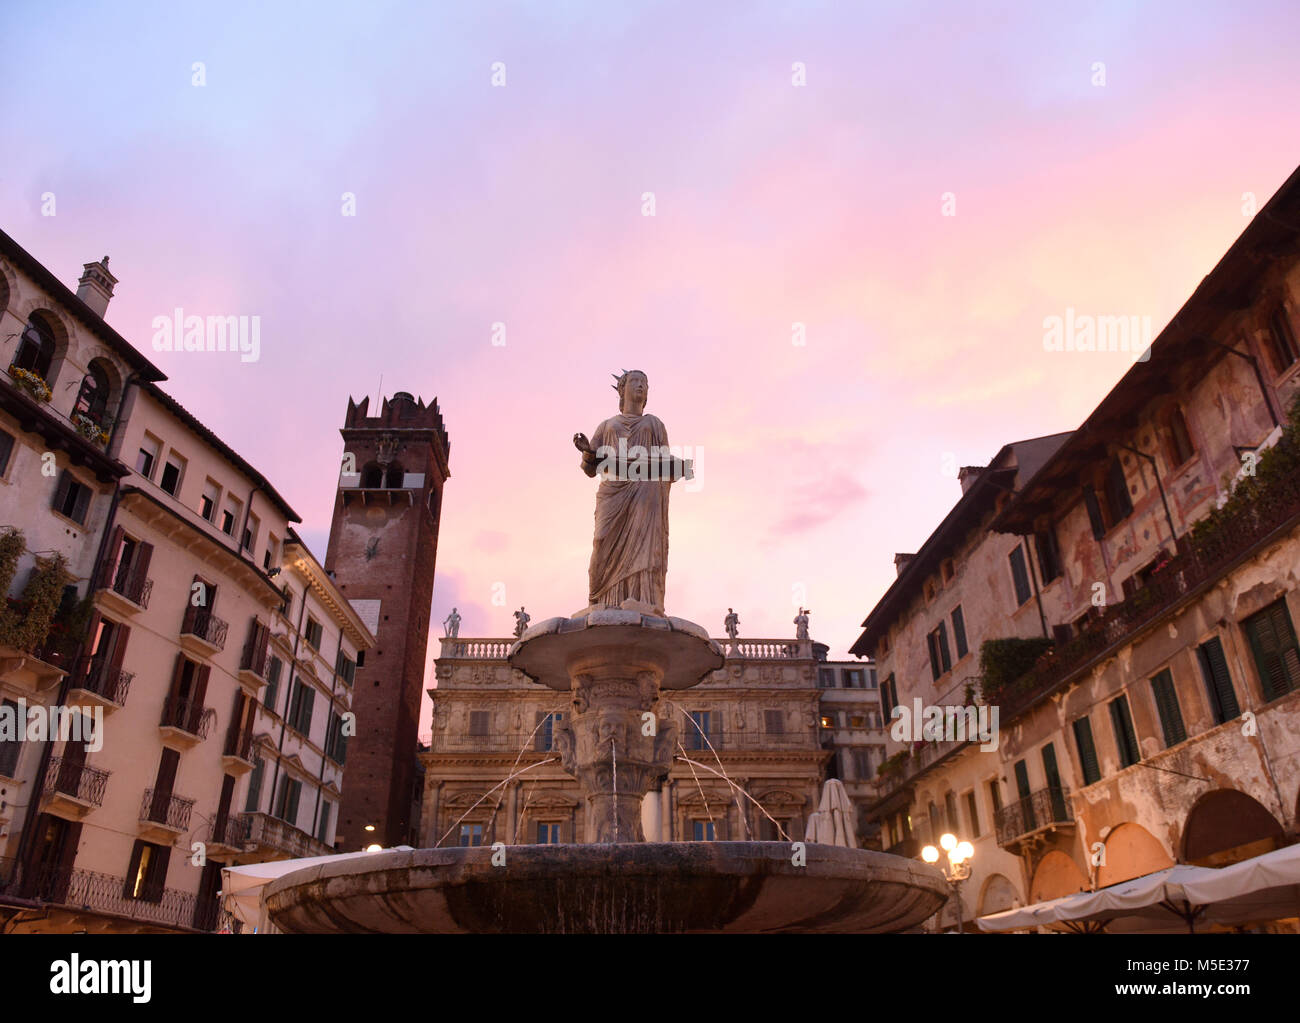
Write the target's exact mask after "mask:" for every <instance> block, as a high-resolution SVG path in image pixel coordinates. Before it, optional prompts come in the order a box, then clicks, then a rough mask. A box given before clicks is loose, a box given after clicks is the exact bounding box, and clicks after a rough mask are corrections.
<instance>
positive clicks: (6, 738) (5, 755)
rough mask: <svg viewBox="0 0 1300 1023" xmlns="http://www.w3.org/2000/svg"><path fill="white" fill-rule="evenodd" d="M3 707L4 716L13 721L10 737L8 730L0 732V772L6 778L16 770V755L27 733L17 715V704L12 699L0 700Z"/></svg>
mask: <svg viewBox="0 0 1300 1023" xmlns="http://www.w3.org/2000/svg"><path fill="white" fill-rule="evenodd" d="M0 706H3V707H4V709H5V717H7V718H9V719H10V720H12V721H13V722H14V729H13V734H12V737H10V735H9V734H8V733H9V730H8V729H5V730H4V733H0V774H2V775H4V776H5V777H6V778H12V777H14V775H15V773H16V772H17V771H18V757H19V756H20V755H21V754H22V751H23V737H24V736H25V735H26V734H27V730H26V725H25V724H23V720H22V718H20V717H19V715H18V704H16V703H15V702H14V701H13V700H4V701H0Z"/></svg>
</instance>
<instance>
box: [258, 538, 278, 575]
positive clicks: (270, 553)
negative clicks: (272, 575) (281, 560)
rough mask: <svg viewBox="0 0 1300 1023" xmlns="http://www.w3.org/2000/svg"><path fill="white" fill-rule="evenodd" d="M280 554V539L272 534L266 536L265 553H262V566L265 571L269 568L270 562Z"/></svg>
mask: <svg viewBox="0 0 1300 1023" xmlns="http://www.w3.org/2000/svg"><path fill="white" fill-rule="evenodd" d="M279 556H280V540H279V538H278V537H277V536H276V535H275V534H274V533H272V534H270V535H269V536H268V537H267V538H266V553H265V554H264V555H262V567H263V568H265V569H266V570H267V571H270V570H271V566H272V562H274V561H275V559H276V558H278V557H279Z"/></svg>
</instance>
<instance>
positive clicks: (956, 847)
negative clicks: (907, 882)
mask: <svg viewBox="0 0 1300 1023" xmlns="http://www.w3.org/2000/svg"><path fill="white" fill-rule="evenodd" d="M939 845H940V847H941V848H942V849H943V851H944V852H946V853H947V854H948V866H947V867H946V868H944V869H943V876H944V878H945V879H947V881H948V884H949V885H951V886H952V890H953V894H955V895H956V896H957V933H958V934H960V933H961V932H962V927H963V921H962V908H961V884H962V882H963V881H965V880H966V879H967V878H968V877H970V861H971V859H972V858H973V857H974V856H975V847H974V846H973V845H971V844H970V843H969V842H961V841H958V840H957V836H956V835H954V834H952V832H945V833H944V834H943V835H940V836H939ZM921 859H923V860H925V862H926V863H938V862H939V850H938V849H936V848H935V847H934V846H932V845H927V846H926V847H925V848H924V849H922V850H921Z"/></svg>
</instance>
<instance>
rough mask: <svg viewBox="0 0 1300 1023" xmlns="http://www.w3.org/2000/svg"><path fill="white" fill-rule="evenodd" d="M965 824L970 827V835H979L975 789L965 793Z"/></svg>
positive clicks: (978, 812) (978, 815) (974, 836)
mask: <svg viewBox="0 0 1300 1023" xmlns="http://www.w3.org/2000/svg"><path fill="white" fill-rule="evenodd" d="M966 826H967V827H968V828H970V837H971V838H979V837H980V811H979V804H978V803H977V802H976V801H975V790H974V789H971V790H970V791H969V792H967V793H966Z"/></svg>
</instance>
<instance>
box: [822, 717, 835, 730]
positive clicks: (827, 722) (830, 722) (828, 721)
mask: <svg viewBox="0 0 1300 1023" xmlns="http://www.w3.org/2000/svg"><path fill="white" fill-rule="evenodd" d="M822 727H823V728H834V727H835V718H834V717H833V716H832V715H830V714H823V715H822Z"/></svg>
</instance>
